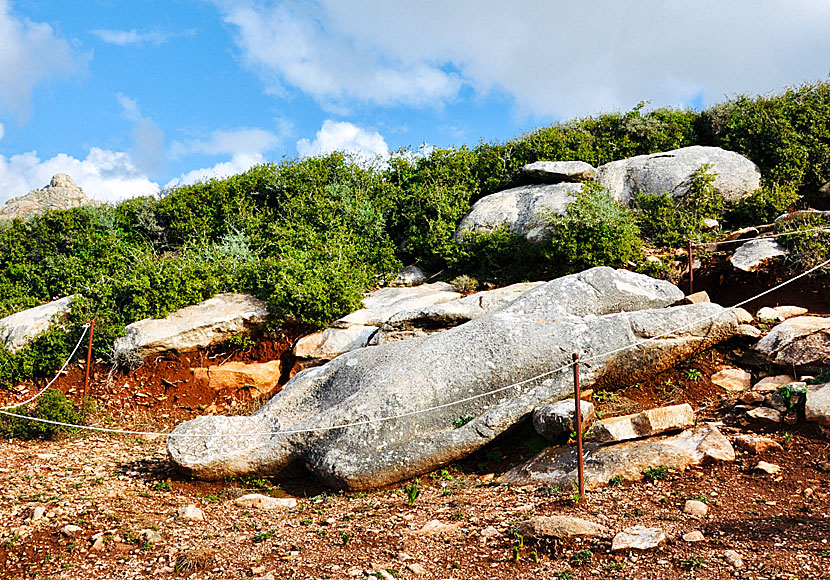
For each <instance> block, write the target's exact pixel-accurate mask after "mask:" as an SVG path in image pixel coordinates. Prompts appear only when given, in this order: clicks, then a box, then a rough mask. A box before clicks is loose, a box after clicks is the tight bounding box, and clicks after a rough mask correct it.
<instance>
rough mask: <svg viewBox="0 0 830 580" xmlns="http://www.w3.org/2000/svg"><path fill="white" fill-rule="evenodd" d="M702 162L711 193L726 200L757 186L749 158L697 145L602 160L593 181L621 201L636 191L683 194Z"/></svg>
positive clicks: (758, 178) (755, 169)
mask: <svg viewBox="0 0 830 580" xmlns="http://www.w3.org/2000/svg"><path fill="white" fill-rule="evenodd" d="M706 164H708V165H709V166H710V167H711V169H710V172H712V173H713V174H715V175H716V177H715V182H714V186H715V193H717V194H718V195H720V196H721V197H722V198H723V200H724V201H726V202H735V201H738V200H740V199H742V198H744V197H746V196H747V195H750V194H751V193H752V192H754V191H755V190H757V189H758V188H759V187H761V172H760V170H759V169H758V167H757V166H756V165H755V164H754V163H753V162H752V161H750V160H749V159H747V158H746V157H744V156H743V155H740V154H739V153H735V152H734V151H726V150H725V149H721V148H719V147H703V146H700V145H695V146H692V147H684V148H682V149H674V150H672V151H666V152H663V153H653V154H651V155H638V156H636V157H629V158H628V159H622V160H620V161H612V162H611V163H606V164H605V165H601V166H600V167H598V168H597V175H596V181H597V182H598V183H599V184H600V185H602V186H603V187H605V188H606V189H607V190H608V191H610V192H611V195H612V196H613V197H614V198H615V199H616V200H618V201H619V202H621V203H624V204H628V203H630V202H631V201H632V200H633V199H634V197H635V196H636V195H637V194H638V193H645V194H648V195H662V194H664V193H666V192H668V193H670V194H671V195H672V196H673V197H683V196H685V195H686V194H687V193H688V192H689V187H690V185H691V177H692V173H694V172H695V171H696V170H697V169H699V168H700V167H701V166H702V165H706Z"/></svg>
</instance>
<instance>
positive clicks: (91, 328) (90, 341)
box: [84, 320, 95, 397]
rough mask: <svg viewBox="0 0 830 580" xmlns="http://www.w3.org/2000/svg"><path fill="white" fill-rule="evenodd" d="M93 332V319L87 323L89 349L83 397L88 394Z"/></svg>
mask: <svg viewBox="0 0 830 580" xmlns="http://www.w3.org/2000/svg"><path fill="white" fill-rule="evenodd" d="M93 332H95V321H94V320H92V321H90V323H89V350H87V351H86V377H85V378H84V397H86V396H87V395H88V394H89V367H91V366H92V333H93Z"/></svg>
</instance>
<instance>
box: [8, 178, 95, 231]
mask: <svg viewBox="0 0 830 580" xmlns="http://www.w3.org/2000/svg"><path fill="white" fill-rule="evenodd" d="M94 204H95V202H94V201H93V200H91V199H90V198H89V197H88V196H87V195H86V193H84V190H83V189H81V188H80V187H78V186H77V185H75V181H74V180H73V179H72V177H70V176H69V175H67V174H66V173H56V174H55V175H53V176H52V179H51V180H50V181H49V184H48V185H46V186H44V187H43V188H41V189H33V190H32V191H30V192H29V193H27V194H26V195H21V196H19V197H13V198H12V199H10V200H8V201H7V202H6V203H5V204H3V205H0V220H2V219H7V220H11V219H15V218H22V219H26V218H30V217H32V216H35V215H38V214H42V213H44V212H46V211H49V210H61V209H70V208H73V207H82V206H86V205H94Z"/></svg>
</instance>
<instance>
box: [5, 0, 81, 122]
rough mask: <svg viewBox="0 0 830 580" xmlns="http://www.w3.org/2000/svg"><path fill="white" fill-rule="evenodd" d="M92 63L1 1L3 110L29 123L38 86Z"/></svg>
mask: <svg viewBox="0 0 830 580" xmlns="http://www.w3.org/2000/svg"><path fill="white" fill-rule="evenodd" d="M88 60H89V56H88V55H79V54H76V53H75V51H74V50H73V49H72V47H71V46H70V45H69V42H67V41H66V40H65V39H63V38H60V37H58V36H56V35H55V32H54V30H52V27H51V26H49V25H48V24H45V23H41V22H32V21H30V20H28V19H19V18H15V17H14V16H13V15H12V14H11V10H10V4H9V1H8V0H0V71H2V74H0V109H2V108H5V109H7V110H8V111H10V112H12V113H13V114H15V115H16V116H18V117H19V118H21V119H25V118H26V117H28V115H29V109H30V106H31V105H30V102H31V95H32V91H33V90H34V87H35V86H36V85H37V84H39V83H41V82H43V81H45V80H47V79H52V78H67V77H70V76H72V75H75V74H78V73H81V72H83V71H84V70H85V68H86V63H87V61H88Z"/></svg>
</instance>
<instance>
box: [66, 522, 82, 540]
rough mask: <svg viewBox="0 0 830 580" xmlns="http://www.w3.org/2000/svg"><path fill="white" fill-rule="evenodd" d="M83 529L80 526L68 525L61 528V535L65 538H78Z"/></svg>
mask: <svg viewBox="0 0 830 580" xmlns="http://www.w3.org/2000/svg"><path fill="white" fill-rule="evenodd" d="M82 531H83V529H82V528H81V526H76V525H74V524H68V525H66V526H64V527H62V528H61V534H62V535H64V536H66V537H67V538H74V537H76V536H78V535H79V534H80V533H81V532H82Z"/></svg>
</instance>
